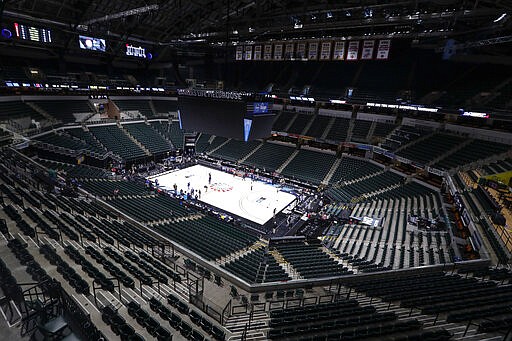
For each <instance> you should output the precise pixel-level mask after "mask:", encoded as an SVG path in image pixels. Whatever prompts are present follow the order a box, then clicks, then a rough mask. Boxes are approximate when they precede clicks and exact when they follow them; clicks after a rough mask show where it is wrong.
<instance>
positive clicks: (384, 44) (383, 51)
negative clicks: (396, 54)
mask: <svg viewBox="0 0 512 341" xmlns="http://www.w3.org/2000/svg"><path fill="white" fill-rule="evenodd" d="M390 49H391V40H390V39H384V40H380V41H379V47H378V48H377V57H376V59H388V58H389V50H390Z"/></svg>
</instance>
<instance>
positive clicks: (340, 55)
mask: <svg viewBox="0 0 512 341" xmlns="http://www.w3.org/2000/svg"><path fill="white" fill-rule="evenodd" d="M332 59H334V60H343V59H345V42H344V41H337V42H335V43H334V53H333V54H332Z"/></svg>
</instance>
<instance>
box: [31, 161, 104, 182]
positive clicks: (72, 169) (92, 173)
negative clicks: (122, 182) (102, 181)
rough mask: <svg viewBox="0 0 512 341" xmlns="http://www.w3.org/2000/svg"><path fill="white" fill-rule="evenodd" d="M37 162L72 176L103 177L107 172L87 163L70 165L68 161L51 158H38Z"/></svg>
mask: <svg viewBox="0 0 512 341" xmlns="http://www.w3.org/2000/svg"><path fill="white" fill-rule="evenodd" d="M37 162H38V163H39V164H41V165H43V166H45V167H46V168H48V169H53V170H55V171H57V172H58V171H63V172H65V173H66V175H67V176H69V177H72V178H95V179H98V178H104V177H106V176H107V172H106V171H105V170H104V169H101V168H96V167H91V166H87V165H71V164H69V163H62V162H57V161H51V160H44V159H39V160H37Z"/></svg>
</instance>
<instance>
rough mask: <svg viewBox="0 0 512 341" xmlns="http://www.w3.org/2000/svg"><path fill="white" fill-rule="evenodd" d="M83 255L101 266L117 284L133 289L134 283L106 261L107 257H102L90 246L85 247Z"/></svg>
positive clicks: (129, 277) (124, 273)
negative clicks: (117, 281) (116, 280)
mask: <svg viewBox="0 0 512 341" xmlns="http://www.w3.org/2000/svg"><path fill="white" fill-rule="evenodd" d="M85 254H87V255H89V256H91V257H92V258H93V259H94V260H95V261H96V263H98V264H101V265H102V266H103V269H105V271H107V272H108V273H109V274H110V275H111V276H112V277H114V278H117V279H118V280H119V282H121V283H122V284H123V285H124V286H126V287H128V288H132V289H134V288H135V281H134V280H133V278H132V277H131V276H129V275H128V274H126V272H124V271H123V270H121V269H120V268H119V267H117V266H116V265H114V263H112V262H111V261H109V260H108V259H107V257H105V256H103V255H102V254H101V253H100V252H99V251H97V250H96V249H94V248H93V247H92V246H87V247H86V248H85Z"/></svg>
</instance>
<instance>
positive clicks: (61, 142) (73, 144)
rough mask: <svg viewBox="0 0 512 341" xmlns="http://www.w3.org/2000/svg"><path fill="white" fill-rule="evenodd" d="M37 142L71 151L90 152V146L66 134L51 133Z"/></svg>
mask: <svg viewBox="0 0 512 341" xmlns="http://www.w3.org/2000/svg"><path fill="white" fill-rule="evenodd" d="M35 140H36V141H40V142H42V143H47V144H50V145H54V146H57V147H62V148H66V149H71V150H90V148H89V146H88V145H87V144H86V143H85V142H82V141H80V140H78V139H75V138H72V137H71V136H69V135H67V134H65V133H62V132H60V133H49V134H45V135H41V136H38V137H36V138H35Z"/></svg>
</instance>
